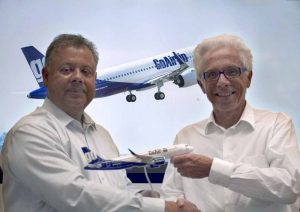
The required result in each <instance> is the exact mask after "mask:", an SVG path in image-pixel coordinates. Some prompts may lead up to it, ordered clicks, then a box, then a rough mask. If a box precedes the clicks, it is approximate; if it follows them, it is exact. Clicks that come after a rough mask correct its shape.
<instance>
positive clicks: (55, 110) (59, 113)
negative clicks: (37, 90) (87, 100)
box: [42, 97, 95, 127]
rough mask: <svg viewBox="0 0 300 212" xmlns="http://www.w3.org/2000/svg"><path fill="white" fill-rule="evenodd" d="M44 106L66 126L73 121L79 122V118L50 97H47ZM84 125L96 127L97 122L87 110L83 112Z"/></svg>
mask: <svg viewBox="0 0 300 212" xmlns="http://www.w3.org/2000/svg"><path fill="white" fill-rule="evenodd" d="M42 108H44V109H45V110H47V111H48V112H50V113H51V114H52V115H54V116H55V118H56V119H58V120H59V121H60V122H61V123H62V124H63V125H64V126H67V125H69V124H70V123H72V122H78V121H77V120H75V119H74V118H72V117H71V116H69V115H68V114H67V113H66V112H64V111H63V110H61V109H60V108H59V107H57V106H56V105H55V104H54V103H53V102H52V101H51V100H50V99H48V97H46V98H45V101H44V104H43V106H42ZM78 123H79V122H78ZM83 125H84V126H85V127H89V126H93V127H95V122H94V121H93V120H92V118H91V117H90V116H89V115H88V114H86V113H85V112H84V113H83Z"/></svg>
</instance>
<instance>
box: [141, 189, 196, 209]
mask: <svg viewBox="0 0 300 212" xmlns="http://www.w3.org/2000/svg"><path fill="white" fill-rule="evenodd" d="M140 194H141V195H142V196H144V197H153V198H159V197H160V194H159V193H158V192H157V191H153V190H143V191H141V192H140ZM177 211H178V212H201V211H200V210H199V209H198V208H197V206H196V205H195V204H193V203H192V202H190V201H188V200H185V199H183V198H178V199H177V201H176V202H173V201H165V212H177Z"/></svg>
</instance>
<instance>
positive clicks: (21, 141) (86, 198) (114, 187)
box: [2, 99, 164, 212]
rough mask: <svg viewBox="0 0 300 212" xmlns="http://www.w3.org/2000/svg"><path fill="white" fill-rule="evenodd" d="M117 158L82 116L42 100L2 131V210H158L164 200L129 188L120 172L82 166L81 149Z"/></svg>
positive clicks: (98, 130) (111, 146)
mask: <svg viewBox="0 0 300 212" xmlns="http://www.w3.org/2000/svg"><path fill="white" fill-rule="evenodd" d="M83 146H88V147H89V148H90V149H91V150H92V151H93V152H95V153H97V154H98V155H99V156H100V157H103V158H105V159H110V158H113V157H116V156H118V150H117V147H116V146H115V144H114V143H113V141H112V138H111V136H110V134H109V133H108V132H107V131H106V130H105V129H104V128H103V127H101V126H99V125H97V124H95V123H94V122H93V121H92V119H91V118H90V117H89V116H88V115H87V114H84V124H83V126H82V125H81V123H80V122H78V121H77V120H75V119H73V118H71V117H70V116H68V115H67V114H66V113H65V112H63V111H62V110H60V109H59V108H58V107H56V106H55V105H54V104H53V103H52V102H51V101H50V100H49V99H45V102H44V104H43V106H42V107H40V108H37V109H36V110H35V111H34V112H33V113H31V114H29V115H27V116H25V117H24V118H22V119H21V120H20V121H19V122H18V123H17V124H16V125H15V126H14V127H13V128H12V129H11V130H10V131H9V133H8V134H7V136H6V140H5V144H4V146H3V149H2V163H3V170H4V182H3V193H4V206H5V210H6V211H7V212H20V211H26V212H27V211H28V212H29V211H30V212H46V211H47V212H48V211H49V212H50V211H61V212H76V211H78V212H83V211H88V212H96V211H97V212H100V211H104V212H107V211H122V212H123V211H124V212H125V211H151V212H152V211H153V212H154V211H164V200H162V199H155V198H147V197H142V196H141V195H140V194H135V192H136V190H130V189H129V187H128V186H129V185H130V184H131V182H130V181H129V179H128V178H127V177H126V172H125V170H116V171H91V170H84V166H85V165H86V164H87V163H88V162H87V160H86V158H85V156H84V154H83V152H82V150H81V147H83Z"/></svg>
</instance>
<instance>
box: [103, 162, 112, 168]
mask: <svg viewBox="0 0 300 212" xmlns="http://www.w3.org/2000/svg"><path fill="white" fill-rule="evenodd" d="M112 166H113V164H112V161H105V162H102V163H101V167H103V168H106V167H112Z"/></svg>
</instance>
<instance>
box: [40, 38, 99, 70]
mask: <svg viewBox="0 0 300 212" xmlns="http://www.w3.org/2000/svg"><path fill="white" fill-rule="evenodd" d="M67 47H76V48H79V47H87V48H88V49H89V50H90V51H91V53H92V55H93V57H94V60H95V63H96V66H97V64H98V60H99V56H98V52H97V48H96V46H95V45H94V43H92V42H91V41H89V40H88V39H86V38H84V37H83V36H82V35H79V34H78V35H74V34H61V35H58V36H56V37H55V38H54V40H53V41H52V42H51V44H50V45H49V47H48V48H47V51H46V57H45V67H47V68H48V67H49V65H50V63H51V57H52V55H53V52H55V51H56V50H58V49H60V48H67Z"/></svg>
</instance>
